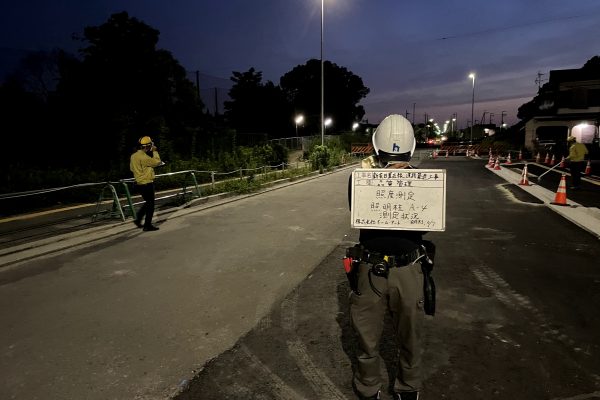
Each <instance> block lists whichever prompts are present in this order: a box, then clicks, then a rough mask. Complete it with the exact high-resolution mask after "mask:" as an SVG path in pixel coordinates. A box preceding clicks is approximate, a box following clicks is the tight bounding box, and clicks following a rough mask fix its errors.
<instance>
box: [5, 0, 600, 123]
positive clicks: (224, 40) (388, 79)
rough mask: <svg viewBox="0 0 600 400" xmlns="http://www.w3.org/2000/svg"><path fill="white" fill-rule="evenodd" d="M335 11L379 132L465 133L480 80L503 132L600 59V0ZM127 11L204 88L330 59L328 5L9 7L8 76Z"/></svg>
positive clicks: (342, 59)
mask: <svg viewBox="0 0 600 400" xmlns="http://www.w3.org/2000/svg"><path fill="white" fill-rule="evenodd" d="M324 2H325V19H324V58H325V59H326V60H329V61H332V62H334V63H336V64H338V65H339V66H343V67H346V68H347V69H349V70H350V71H352V72H353V73H354V74H356V75H358V76H360V77H361V78H362V79H363V82H364V84H365V86H367V87H368V88H370V90H371V92H370V94H369V95H368V96H367V98H366V99H364V100H363V101H362V103H361V104H362V105H363V106H364V107H365V110H366V115H365V118H366V119H368V120H369V122H371V123H379V122H380V121H381V119H382V118H383V117H385V116H386V115H388V114H391V113H399V114H404V113H405V112H406V111H407V110H408V112H409V113H412V110H413V103H416V113H415V114H416V117H415V122H423V120H424V114H425V113H427V114H429V116H430V117H432V118H435V119H436V121H442V122H443V121H444V120H447V119H449V118H450V117H451V115H452V114H453V113H457V114H458V122H459V126H460V127H464V126H466V124H467V120H468V119H470V118H471V94H472V81H471V79H469V78H468V75H469V73H470V72H475V73H476V80H475V113H474V115H475V118H474V119H475V120H479V119H480V118H481V116H482V114H483V112H484V111H488V112H491V113H494V114H495V116H494V117H493V122H496V123H499V122H500V118H501V116H500V115H501V112H502V111H506V112H507V115H506V117H505V122H508V123H509V124H513V123H515V122H517V117H516V113H517V108H518V107H519V106H520V105H521V104H523V103H525V102H527V101H529V100H531V99H532V98H533V96H535V94H536V93H537V84H536V83H535V79H536V77H537V73H538V72H541V73H543V74H545V75H544V76H543V78H545V79H547V78H548V72H549V71H550V70H553V69H568V68H580V67H581V66H583V64H584V63H585V62H586V61H587V60H589V59H590V58H591V57H593V56H595V55H600V41H599V40H598V38H599V37H600V1H598V0H569V1H567V0H503V1H481V0H428V1H423V0H421V1H419V0H413V1H406V0H405V1H401V0H324ZM120 11H127V12H128V13H129V15H130V16H132V17H136V18H138V19H140V20H142V21H144V22H145V23H147V24H148V25H150V26H152V27H154V28H156V29H158V30H160V33H161V35H160V42H159V47H160V48H163V49H166V50H169V51H171V52H172V53H173V55H174V56H175V58H176V59H178V60H179V62H180V63H181V64H182V66H183V67H184V68H185V69H186V70H188V71H195V70H199V71H200V72H201V73H202V76H203V80H204V81H201V82H200V85H201V87H203V89H207V88H211V87H220V88H222V89H226V88H227V85H228V84H229V83H228V81H229V77H230V76H231V72H232V71H247V70H248V69H249V68H251V67H254V68H255V69H257V70H258V71H262V72H263V80H264V81H267V80H270V81H273V82H274V83H276V84H278V83H279V78H280V77H281V76H282V75H283V74H284V73H286V72H288V71H290V70H291V69H292V68H293V67H295V66H296V65H299V64H304V63H305V62H306V61H307V60H308V59H310V58H317V59H318V58H319V57H320V43H321V41H320V26H321V25H320V24H321V0H220V1H217V0H194V1H192V0H173V1H157V0H123V1H109V0H106V1H99V0H86V1H75V0H71V1H67V0H54V1H47V0H21V1H18V2H3V4H2V6H1V8H0V31H1V34H0V63H4V65H0V71H3V72H5V69H6V68H7V65H8V64H10V63H11V62H14V60H12V59H11V55H14V54H18V52H19V51H20V50H49V49H52V48H53V47H60V48H63V49H66V50H69V51H71V52H73V53H75V52H76V50H77V48H78V47H79V46H80V43H78V42H75V41H73V40H72V39H71V35H72V34H73V33H79V34H81V33H82V32H83V28H84V27H85V26H90V25H100V24H102V23H103V22H105V21H106V20H107V19H108V18H109V16H110V15H111V14H112V13H115V12H120ZM11 60H12V61H11ZM8 66H9V67H10V65H8ZM207 76H210V77H211V78H208V77H207ZM219 78H221V79H219ZM325 79H326V78H325ZM222 91H223V92H225V91H226V90H222ZM315 101H316V102H318V101H320V100H319V99H315ZM412 118H413V117H412V116H411V115H409V119H412ZM488 118H489V117H486V120H488Z"/></svg>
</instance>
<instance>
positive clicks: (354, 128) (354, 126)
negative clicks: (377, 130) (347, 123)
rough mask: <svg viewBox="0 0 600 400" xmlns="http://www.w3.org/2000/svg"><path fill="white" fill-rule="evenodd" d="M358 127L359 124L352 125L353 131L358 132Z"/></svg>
mask: <svg viewBox="0 0 600 400" xmlns="http://www.w3.org/2000/svg"><path fill="white" fill-rule="evenodd" d="M358 127H359V125H358V122H355V123H353V124H352V130H353V131H355V130H357V129H358Z"/></svg>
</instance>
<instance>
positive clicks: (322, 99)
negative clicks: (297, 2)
mask: <svg viewBox="0 0 600 400" xmlns="http://www.w3.org/2000/svg"><path fill="white" fill-rule="evenodd" d="M324 1H325V0H321V146H323V144H324V142H325V105H324V104H325V103H324V97H325V83H324V75H323V11H324V8H325V6H324V4H323V3H324Z"/></svg>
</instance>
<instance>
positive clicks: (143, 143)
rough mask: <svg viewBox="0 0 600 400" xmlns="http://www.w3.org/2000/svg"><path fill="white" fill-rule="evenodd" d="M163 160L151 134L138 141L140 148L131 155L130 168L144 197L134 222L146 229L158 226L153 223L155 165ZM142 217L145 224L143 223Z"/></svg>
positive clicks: (156, 228)
mask: <svg viewBox="0 0 600 400" xmlns="http://www.w3.org/2000/svg"><path fill="white" fill-rule="evenodd" d="M161 164H162V162H161V160H160V156H159V155H158V151H156V146H155V145H154V143H153V142H152V139H150V137H149V136H144V137H142V138H140V140H139V141H138V150H137V151H136V152H135V153H133V154H132V155H131V159H130V162H129V169H130V170H131V172H133V177H134V178H135V186H136V189H137V191H138V192H139V194H140V195H141V196H142V198H143V199H144V205H143V206H142V208H140V210H139V211H138V213H137V218H136V219H135V220H134V221H133V223H134V224H135V225H136V226H137V227H138V228H143V230H144V231H157V230H158V227H157V226H154V225H152V216H153V215H154V167H158V166H159V165H161ZM142 219H144V224H143V225H142Z"/></svg>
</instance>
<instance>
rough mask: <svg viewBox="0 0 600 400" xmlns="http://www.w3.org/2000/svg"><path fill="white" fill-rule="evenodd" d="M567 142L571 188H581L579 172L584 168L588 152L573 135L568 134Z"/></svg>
mask: <svg viewBox="0 0 600 400" xmlns="http://www.w3.org/2000/svg"><path fill="white" fill-rule="evenodd" d="M567 142H568V143H569V145H570V146H569V157H568V159H569V170H570V171H571V181H572V185H573V186H571V189H573V190H578V189H581V173H582V172H583V170H584V168H585V156H586V155H587V153H588V150H587V147H585V144H583V143H578V142H577V139H576V138H575V136H569V138H568V139H567Z"/></svg>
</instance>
